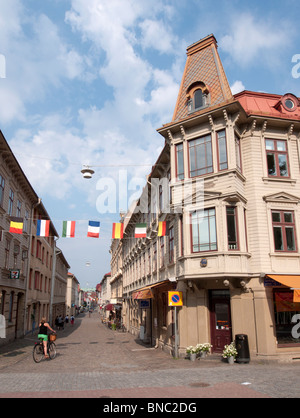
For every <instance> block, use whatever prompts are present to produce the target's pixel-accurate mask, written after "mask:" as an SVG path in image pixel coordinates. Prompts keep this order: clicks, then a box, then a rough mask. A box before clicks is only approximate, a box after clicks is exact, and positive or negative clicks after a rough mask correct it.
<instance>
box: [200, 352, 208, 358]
mask: <svg viewBox="0 0 300 418" xmlns="http://www.w3.org/2000/svg"><path fill="white" fill-rule="evenodd" d="M199 357H200V358H205V357H207V351H200V353H199Z"/></svg>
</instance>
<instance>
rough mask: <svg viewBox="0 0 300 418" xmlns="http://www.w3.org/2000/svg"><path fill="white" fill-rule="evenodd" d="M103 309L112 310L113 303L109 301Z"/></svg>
mask: <svg viewBox="0 0 300 418" xmlns="http://www.w3.org/2000/svg"><path fill="white" fill-rule="evenodd" d="M105 309H106V310H107V311H112V310H113V309H114V305H113V304H112V303H109V304H108V305H106V306H105Z"/></svg>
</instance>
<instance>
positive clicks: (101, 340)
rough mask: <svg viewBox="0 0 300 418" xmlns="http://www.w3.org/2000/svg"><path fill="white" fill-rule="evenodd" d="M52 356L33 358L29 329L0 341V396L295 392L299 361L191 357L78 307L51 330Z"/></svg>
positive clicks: (282, 395) (202, 395) (276, 395)
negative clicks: (140, 338)
mask: <svg viewBox="0 0 300 418" xmlns="http://www.w3.org/2000/svg"><path fill="white" fill-rule="evenodd" d="M57 336H58V338H57V340H56V345H57V357H56V358H55V359H54V360H43V361H42V362H41V363H39V364H36V363H34V361H33V358H32V349H33V345H34V342H35V341H36V338H35V336H27V337H26V338H25V339H22V340H19V341H16V342H14V343H12V344H10V345H8V346H4V347H1V348H0V398H9V397H19V398H22V397H23V398H24V397H25V398H26V397H28V398H38V397H46V396H47V397H53V398H58V397H63V398H78V397H94V398H96V397H97V398H100V397H110V398H172V399H175V398H177V399H178V398H238V397H243V398H259V397H264V398H267V397H274V398H298V397H299V396H300V379H299V375H300V373H299V372H300V362H299V361H295V362H294V363H286V364H283V363H275V362H272V363H268V364H267V363H266V364H264V363H262V362H258V361H255V360H253V359H251V362H250V363H249V364H233V365H229V364H227V363H224V362H223V361H222V360H221V357H220V356H215V355H214V356H210V357H208V358H206V359H201V360H197V361H196V362H191V361H189V360H187V359H183V358H182V359H174V358H173V357H171V356H169V355H168V354H167V353H165V352H163V351H161V350H160V349H154V348H149V347H147V346H145V345H143V344H141V343H140V342H139V341H138V340H137V339H136V337H134V336H132V335H131V334H129V333H123V332H118V331H112V330H110V329H108V328H107V327H106V326H105V325H104V324H102V323H101V321H100V318H99V314H97V313H93V314H92V315H91V316H90V317H89V315H88V314H81V315H80V316H79V317H77V318H76V320H75V325H74V326H73V327H72V326H71V325H70V324H68V326H66V327H65V329H64V330H61V331H57Z"/></svg>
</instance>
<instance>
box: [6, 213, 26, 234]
mask: <svg viewBox="0 0 300 418" xmlns="http://www.w3.org/2000/svg"><path fill="white" fill-rule="evenodd" d="M9 232H12V233H13V234H22V233H23V218H15V217H12V218H10V227H9Z"/></svg>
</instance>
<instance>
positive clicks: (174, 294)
mask: <svg viewBox="0 0 300 418" xmlns="http://www.w3.org/2000/svg"><path fill="white" fill-rule="evenodd" d="M168 295H169V306H182V305H183V302H182V292H178V291H171V292H168Z"/></svg>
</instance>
